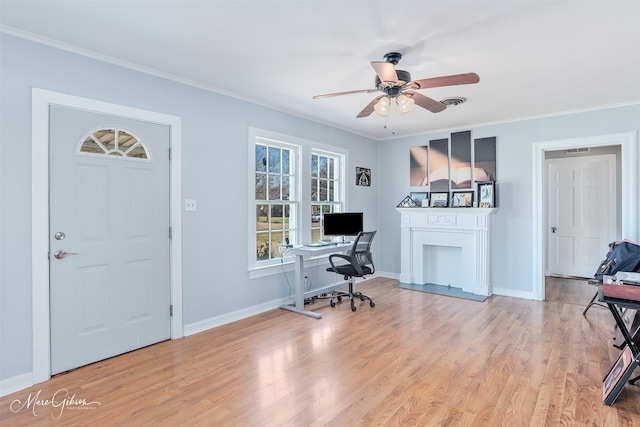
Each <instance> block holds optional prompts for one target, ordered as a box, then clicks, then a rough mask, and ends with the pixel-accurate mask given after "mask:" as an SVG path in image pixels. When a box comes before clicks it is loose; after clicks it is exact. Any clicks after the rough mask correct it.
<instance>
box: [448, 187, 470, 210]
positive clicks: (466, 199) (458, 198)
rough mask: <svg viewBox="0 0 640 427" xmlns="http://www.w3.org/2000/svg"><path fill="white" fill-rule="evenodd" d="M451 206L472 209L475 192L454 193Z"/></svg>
mask: <svg viewBox="0 0 640 427" xmlns="http://www.w3.org/2000/svg"><path fill="white" fill-rule="evenodd" d="M451 206H452V207H454V208H470V207H472V206H473V191H454V192H453V193H451Z"/></svg>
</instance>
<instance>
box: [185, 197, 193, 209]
mask: <svg viewBox="0 0 640 427" xmlns="http://www.w3.org/2000/svg"><path fill="white" fill-rule="evenodd" d="M184 210H185V211H195V210H196V201H195V200H194V199H185V200H184Z"/></svg>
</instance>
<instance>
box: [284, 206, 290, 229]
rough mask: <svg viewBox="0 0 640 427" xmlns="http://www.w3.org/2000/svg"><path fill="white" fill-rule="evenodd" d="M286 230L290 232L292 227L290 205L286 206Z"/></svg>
mask: <svg viewBox="0 0 640 427" xmlns="http://www.w3.org/2000/svg"><path fill="white" fill-rule="evenodd" d="M283 215H284V229H285V230H288V229H289V227H290V226H291V206H290V205H284V214H283ZM285 234H286V235H288V234H289V233H287V232H286V231H285Z"/></svg>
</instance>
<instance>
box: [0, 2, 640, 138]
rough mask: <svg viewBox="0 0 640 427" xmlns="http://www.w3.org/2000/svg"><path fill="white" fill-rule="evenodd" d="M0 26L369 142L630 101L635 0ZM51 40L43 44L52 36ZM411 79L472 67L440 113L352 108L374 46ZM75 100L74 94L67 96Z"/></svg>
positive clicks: (153, 7) (315, 5)
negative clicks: (475, 79)
mask: <svg viewBox="0 0 640 427" xmlns="http://www.w3.org/2000/svg"><path fill="white" fill-rule="evenodd" d="M0 7H1V9H0V24H1V25H2V27H1V28H2V30H3V31H4V32H6V33H10V34H16V35H20V36H24V37H28V38H32V39H35V40H38V41H45V42H47V43H52V44H54V45H56V46H61V47H64V48H67V49H70V50H73V51H78V52H81V53H84V54H88V55H90V56H94V57H98V58H101V59H107V60H109V61H112V62H115V63H118V64H122V65H125V66H128V67H132V68H135V69H140V70H144V71H147V72H151V73H153V74H156V75H161V76H165V77H170V78H173V79H177V80H179V81H182V82H186V83H189V84H193V85H196V86H199V87H203V88H207V89H211V90H213V91H216V92H221V93H223V94H227V95H231V96H234V97H238V98H241V99H245V100H249V101H252V102H255V103H258V104H261V105H265V106H268V107H271V108H275V109H278V110H282V111H285V112H289V113H292V114H295V115H298V116H301V117H305V118H309V119H312V120H315V121H319V122H322V123H326V124H329V125H331V126H335V127H338V128H342V129H347V130H350V131H352V132H355V133H358V134H361V135H366V136H369V137H372V138H375V139H386V138H391V137H398V136H403V135H411V134H418V133H423V132H427V131H433V130H443V129H455V128H460V127H471V126H474V125H478V124H485V123H495V122H504V121H510V120H516V119H521V118H529V117H537V116H543V115H549V114H556V113H561V112H571V111H578V110H584V109H591V108H595V107H602V106H612V105H621V104H629V103H637V102H640V1H638V0H634V1H611V0H610V1H580V0H572V1H540V0H534V1H527V0H512V1H480V0H476V1H459V0H440V1H428V0H423V1H329V0H324V1H307V0H298V1H244V0H234V1H203V0H201V1H189V0H180V1H178V0H173V1H149V0H146V1H145V0H134V1H121V0H120V1H101V0H84V1H79V0H76V1H58V0H49V1H34V0H19V1H11V0H1V1H0ZM54 41H55V42H54ZM391 51H398V52H400V53H402V54H403V59H402V60H401V61H400V63H399V64H398V66H397V67H396V68H398V69H402V70H406V71H409V72H410V73H411V75H412V78H413V79H423V78H428V77H437V76H442V75H448V74H459V73H467V72H475V73H477V74H479V75H480V82H479V83H478V84H475V85H463V86H452V87H445V88H435V89H422V90H420V92H421V93H422V94H424V95H427V96H429V97H431V98H434V99H436V100H442V99H443V98H448V97H453V96H462V97H465V98H467V99H468V101H467V102H466V103H465V104H462V105H460V106H457V107H450V108H448V109H446V110H445V111H443V112H441V113H437V114H434V113H431V112H429V111H427V110H424V109H421V108H417V107H416V108H415V109H414V111H412V112H411V113H409V114H407V115H404V116H402V117H399V116H398V115H397V113H396V112H395V111H392V114H390V116H389V118H388V119H387V120H386V125H387V127H386V129H385V119H384V118H382V117H380V116H378V115H376V114H375V113H374V114H372V115H371V116H369V117H367V118H361V119H357V118H356V115H357V114H358V113H359V112H360V110H362V109H363V108H364V106H365V105H366V104H367V103H368V102H369V101H370V100H372V99H373V98H374V97H375V96H377V94H379V93H370V94H366V93H364V94H355V95H346V96H340V97H333V98H326V99H318V100H313V99H311V97H312V96H313V95H318V94H324V93H330V92H341V91H349V90H357V89H370V88H374V78H375V73H374V71H373V69H372V68H371V65H370V62H371V61H382V60H383V56H384V54H385V53H387V52H391ZM80 95H81V94H80Z"/></svg>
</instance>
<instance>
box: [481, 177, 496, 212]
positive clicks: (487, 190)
mask: <svg viewBox="0 0 640 427" xmlns="http://www.w3.org/2000/svg"><path fill="white" fill-rule="evenodd" d="M477 185H478V207H480V208H495V207H496V183H495V182H494V181H485V182H478V183H477Z"/></svg>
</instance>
